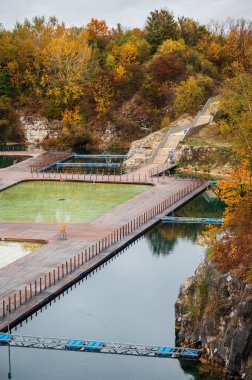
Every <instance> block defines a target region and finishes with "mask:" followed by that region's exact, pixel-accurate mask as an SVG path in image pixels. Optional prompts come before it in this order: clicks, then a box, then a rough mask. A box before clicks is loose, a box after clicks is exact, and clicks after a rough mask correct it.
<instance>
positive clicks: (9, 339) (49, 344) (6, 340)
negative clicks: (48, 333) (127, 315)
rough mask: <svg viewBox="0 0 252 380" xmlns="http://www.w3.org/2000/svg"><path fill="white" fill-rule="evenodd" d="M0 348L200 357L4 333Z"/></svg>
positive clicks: (180, 350) (193, 352) (189, 351)
mask: <svg viewBox="0 0 252 380" xmlns="http://www.w3.org/2000/svg"><path fill="white" fill-rule="evenodd" d="M0 346H10V347H18V348H21V347H22V348H39V349H47V350H61V351H77V352H93V353H95V352H96V353H102V354H118V355H131V356H149V357H162V358H173V359H187V360H197V359H199V357H200V355H201V350H198V349H194V348H187V347H159V346H145V345H140V344H125V343H111V342H102V341H94V340H82V339H64V338H44V337H35V336H21V335H13V334H6V333H0Z"/></svg>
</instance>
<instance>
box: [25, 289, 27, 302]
mask: <svg viewBox="0 0 252 380" xmlns="http://www.w3.org/2000/svg"><path fill="white" fill-rule="evenodd" d="M25 302H27V286H25Z"/></svg>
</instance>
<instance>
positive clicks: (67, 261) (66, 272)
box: [66, 261, 68, 274]
mask: <svg viewBox="0 0 252 380" xmlns="http://www.w3.org/2000/svg"><path fill="white" fill-rule="evenodd" d="M66 274H68V261H66Z"/></svg>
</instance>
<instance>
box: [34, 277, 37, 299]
mask: <svg viewBox="0 0 252 380" xmlns="http://www.w3.org/2000/svg"><path fill="white" fill-rule="evenodd" d="M34 289H35V296H36V295H37V280H35V281H34Z"/></svg>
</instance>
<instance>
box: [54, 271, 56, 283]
mask: <svg viewBox="0 0 252 380" xmlns="http://www.w3.org/2000/svg"><path fill="white" fill-rule="evenodd" d="M53 283H54V284H55V283H56V272H55V269H53Z"/></svg>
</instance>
